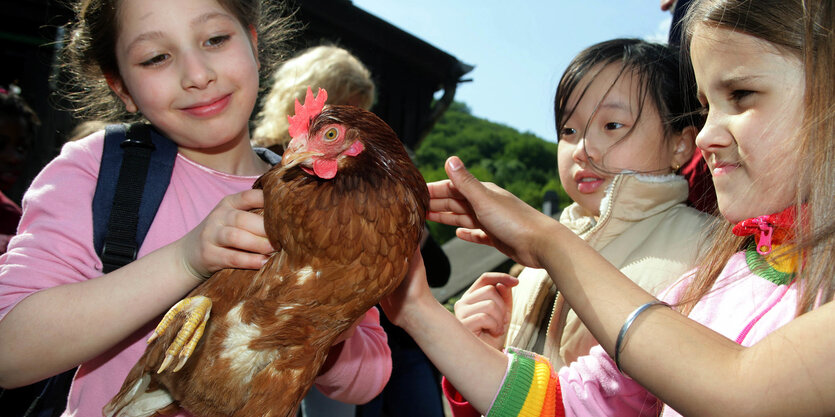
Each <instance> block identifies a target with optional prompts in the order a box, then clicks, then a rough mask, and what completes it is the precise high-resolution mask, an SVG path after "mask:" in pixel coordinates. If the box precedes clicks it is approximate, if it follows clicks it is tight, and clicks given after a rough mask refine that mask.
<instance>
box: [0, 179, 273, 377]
mask: <svg viewBox="0 0 835 417" xmlns="http://www.w3.org/2000/svg"><path fill="white" fill-rule="evenodd" d="M48 188H49V187H47V190H46V191H44V192H49V190H48ZM71 198H72V197H71V196H70V197H69V198H68V197H66V196H65V197H64V200H63V201H60V200H55V201H52V202H53V203H55V204H59V203H67V200H71ZM76 198H77V197H76ZM261 206H263V194H262V193H261V192H260V191H256V190H248V191H245V192H242V193H239V194H235V195H232V196H229V197H227V198H225V199H223V201H221V203H219V204H218V206H217V207H216V208H215V209H214V210H213V211H212V212H211V214H209V216H208V217H207V218H206V220H204V221H203V222H202V223H201V224H200V225H199V226H197V227H196V228H195V229H193V230H192V231H191V232H189V233H188V234H187V235H186V236H184V237H183V238H181V239H179V240H177V241H175V242H173V243H171V244H169V245H167V246H164V247H162V248H160V249H158V250H156V251H154V252H151V253H150V254H148V255H146V256H143V257H142V258H140V259H138V260H136V261H134V262H132V263H130V264H128V265H126V266H124V267H123V268H121V269H118V270H116V271H114V272H111V273H109V274H106V275H102V276H99V277H96V278H92V279H89V280H86V279H84V278H83V277H75V278H72V279H70V276H78V275H83V273H82V272H80V271H79V269H77V268H82V267H88V268H89V264H86V263H85V261H86V259H85V260H79V259H77V258H76V257H83V256H84V255H86V254H85V252H84V251H83V250H81V249H75V248H77V247H78V245H80V244H79V242H80V241H82V240H84V241H86V240H85V239H86V238H87V236H88V235H87V233H82V232H81V231H76V230H71V231H64V230H63V228H67V227H70V228H71V227H72V224H73V220H74V219H73V218H72V216H73V215H72V214H66V213H65V214H61V213H56V216H66V217H67V218H63V217H59V218H53V216H50V215H42V216H40V218H39V219H37V221H36V222H35V223H32V224H27V223H28V222H29V220H27V219H24V220H23V221H22V222H21V226H22V229H21V232H22V236H20V237H19V240H20V241H21V242H22V243H20V244H19V245H20V246H24V247H27V248H26V249H23V250H17V251H16V250H15V248H12V250H11V251H10V253H8V254H6V255H5V257H4V259H3V263H4V264H3V265H2V266H0V274H2V275H0V287H3V286H5V287H6V288H5V289H3V291H0V293H3V295H5V296H6V298H5V299H6V300H8V299H12V298H14V296H13V295H11V296H10V295H9V293H12V292H19V293H24V292H31V291H36V292H33V293H31V294H30V295H28V296H26V297H25V298H23V299H22V300H21V301H20V302H19V303H17V304H16V305H15V306H14V307H13V308H12V309H11V311H7V312H6V313H7V314H5V316H3V317H2V320H0V340H2V341H3V342H2V349H0V386H4V387H15V386H21V385H25V384H28V383H32V382H34V381H37V380H39V379H42V378H45V377H48V376H50V375H54V374H56V373H59V372H61V371H63V370H66V369H70V368H72V367H74V366H77V365H78V364H79V363H82V362H84V361H86V360H89V359H91V358H94V357H96V356H98V355H100V354H102V353H104V352H105V351H107V350H108V349H110V348H112V347H113V346H115V345H116V344H117V343H119V342H121V341H122V340H123V339H125V338H126V337H128V336H130V335H132V334H133V333H134V332H136V331H137V330H138V329H139V328H141V327H142V326H143V325H145V324H147V323H149V322H150V321H152V320H154V319H155V318H157V317H158V316H159V315H160V314H161V313H163V312H165V311H166V309H168V308H169V307H170V306H171V305H172V304H174V303H175V302H176V301H177V300H179V299H180V298H181V297H182V296H183V295H184V294H186V293H187V292H188V291H190V290H191V289H192V288H193V287H194V286H196V285H197V284H199V283H200V282H201V281H200V278H198V277H197V276H196V275H195V271H197V272H196V273H198V274H208V273H209V272H214V271H216V270H218V269H220V268H221V267H225V266H238V267H244V268H257V267H260V266H261V262H262V259H265V256H264V255H261V253H267V252H270V251H272V248H271V247H270V245H269V242H268V241H267V240H266V238H265V237H263V236H264V232H263V220H261V219H260V216H258V215H257V214H254V213H249V212H247V211H246V210H249V209H250V208H257V207H261ZM32 210H33V211H37V210H35V209H34V208H33V209H32ZM43 212H44V213H50V211H49V207H47V209H45V210H43ZM75 215H76V216H77V213H76V214H75ZM30 228H31V230H33V231H36V232H32V233H28V230H30ZM74 234H77V235H80V236H73V235H74ZM27 245H28V246H27ZM233 248H239V249H243V250H244V251H251V252H253V253H245V252H242V251H240V250H238V249H233ZM24 254H25V255H24ZM47 269H48V271H47ZM94 272H95V271H92V272H89V273H94ZM29 280H31V281H33V283H32V284H30V283H29V282H26V281H29ZM73 281H76V282H73ZM12 282H13V283H12ZM67 282H71V283H67ZM61 284H63V285H61ZM13 285H16V287H14V288H13ZM36 288H43V289H41V290H39V291H37V290H36Z"/></svg>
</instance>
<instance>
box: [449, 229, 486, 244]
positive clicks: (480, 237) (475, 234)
mask: <svg viewBox="0 0 835 417" xmlns="http://www.w3.org/2000/svg"><path fill="white" fill-rule="evenodd" d="M455 236H457V237H458V238H459V239H461V240H466V241H467V242H472V243H478V244H481V245H488V246H494V245H493V240H492V239H490V237H489V236H487V233H484V231H483V230H481V229H468V228H464V226H459V229H456V230H455Z"/></svg>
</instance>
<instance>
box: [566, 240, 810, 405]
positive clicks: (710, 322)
mask: <svg viewBox="0 0 835 417" xmlns="http://www.w3.org/2000/svg"><path fill="white" fill-rule="evenodd" d="M687 283H688V280H687V279H682V280H680V281H679V282H678V283H676V284H674V285H673V286H672V287H671V288H670V289H669V290H668V291H665V292H664V293H663V295H662V296H661V297H660V298H661V299H662V300H664V301H666V302H669V303H674V302H675V301H676V300H678V299H679V298H680V297H681V295H682V294H683V293H684V290H685V289H686V287H687ZM797 302H798V289H797V284H796V283H792V284H790V285H777V284H775V283H772V282H771V281H768V280H767V279H765V278H762V277H759V276H757V275H754V274H753V273H752V272H751V269H750V268H749V267H748V264H747V262H746V261H745V252H739V253H736V254H735V255H734V256H733V257H731V259H730V260H729V261H728V263H727V264H726V265H725V268H724V269H723V270H722V273H721V274H720V275H719V277H718V278H717V280H716V283H715V284H714V285H713V290H712V291H711V292H710V293H709V294H707V295H706V296H705V297H704V298H702V299H701V300H699V302H698V303H697V304H696V306H695V307H694V308H693V311H692V312H691V313H690V316H689V317H690V318H691V319H693V320H695V321H697V322H699V323H701V324H703V325H705V326H707V327H709V328H711V329H713V330H714V331H716V332H718V333H720V334H722V335H723V336H725V337H727V338H728V339H731V340H733V341H735V342H737V343H739V344H740V345H742V346H752V345H754V344H755V343H757V342H758V341H760V340H762V339H763V338H764V337H765V336H767V335H768V334H769V333H771V332H773V331H775V330H777V329H778V328H780V327H782V326H783V325H785V324H786V323H788V322H790V321H791V320H792V319H794V317H795V314H796V309H797ZM559 377H560V386H561V388H562V397H563V404H564V405H565V411H566V413H565V415H566V416H591V415H616V416H657V415H658V412H659V409H660V408H661V407H660V404H658V403H657V401H656V400H655V397H653V396H652V394H650V393H649V392H647V391H646V390H645V389H644V388H643V387H642V386H641V385H640V384H638V383H637V382H635V381H633V380H631V379H629V378H627V377H625V376H623V375H621V374H620V372H618V370H617V368H616V367H615V363H614V361H613V360H612V359H611V358H610V357H609V355H608V354H606V351H604V350H603V348H602V347H600V346H595V347H594V348H592V350H591V352H589V355H588V356H585V357H582V358H579V359H578V360H577V361H576V362H574V363H572V364H571V365H570V366H567V367H563V368H562V369H561V370H560V371H559ZM662 415H663V416H664V417H671V416H680V415H681V414H679V413H678V412H676V411H675V410H673V409H672V408H670V407H669V406H666V405H664V406H663V413H662Z"/></svg>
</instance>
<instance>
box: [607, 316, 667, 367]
mask: <svg viewBox="0 0 835 417" xmlns="http://www.w3.org/2000/svg"><path fill="white" fill-rule="evenodd" d="M657 305H663V306H665V307H669V306H670V305H669V304H667V303H665V302H663V301H660V300H654V301H650V302H648V303H646V304H644V305H642V306H640V307H638V308H636V309H635V311H633V312H632V313H631V314H629V317H627V318H626V321H625V322H623V326H622V327H621V328H620V333H618V340H617V341H616V342H615V366H617V367H618V372H620V373H623V369H621V368H620V345H621V343H623V338H624V336H626V332H628V331H629V327H631V326H632V323H633V322H635V319H636V318H638V316H639V315H641V313H643V312H644V311H646V310H647V309H648V308H650V307H652V306H657Z"/></svg>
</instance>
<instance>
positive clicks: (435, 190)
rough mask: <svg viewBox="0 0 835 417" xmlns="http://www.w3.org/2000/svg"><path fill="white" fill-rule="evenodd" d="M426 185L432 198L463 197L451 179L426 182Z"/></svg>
mask: <svg viewBox="0 0 835 417" xmlns="http://www.w3.org/2000/svg"><path fill="white" fill-rule="evenodd" d="M426 187H427V188H428V189H429V197H431V198H453V199H461V198H463V196H462V195H461V193H460V192H458V190H457V189H456V188H455V184H453V183H452V181H450V180H441V181H434V182H430V183H427V184H426Z"/></svg>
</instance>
